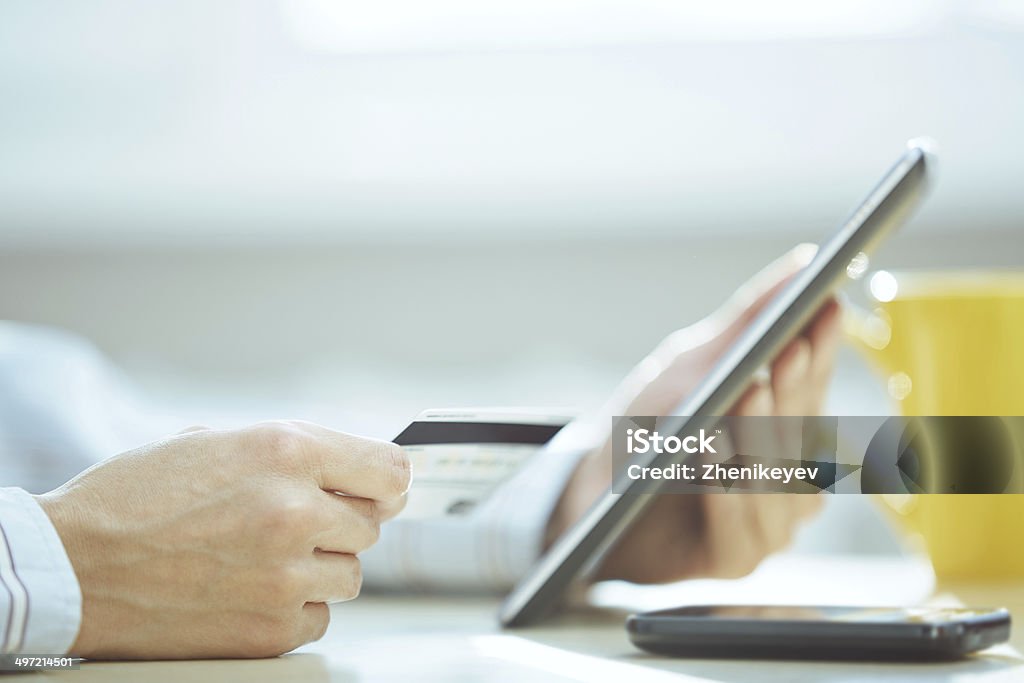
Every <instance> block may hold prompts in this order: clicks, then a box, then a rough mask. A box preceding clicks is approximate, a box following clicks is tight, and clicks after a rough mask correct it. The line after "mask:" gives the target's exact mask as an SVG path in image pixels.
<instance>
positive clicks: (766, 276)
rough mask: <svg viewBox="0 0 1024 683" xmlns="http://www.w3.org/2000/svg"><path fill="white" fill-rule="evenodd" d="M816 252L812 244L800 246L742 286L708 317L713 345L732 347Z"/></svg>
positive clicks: (770, 264) (815, 246)
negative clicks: (712, 330)
mask: <svg viewBox="0 0 1024 683" xmlns="http://www.w3.org/2000/svg"><path fill="white" fill-rule="evenodd" d="M817 251H818V247H817V245H815V244H810V243H806V242H805V243H803V244H799V245H797V246H795V247H793V248H792V249H790V250H789V251H788V252H786V253H785V254H783V255H782V256H780V257H779V258H777V259H775V260H774V261H772V262H771V263H769V264H768V265H767V266H765V267H764V268H762V269H761V271H760V272H758V273H757V274H756V275H755V276H754V277H752V278H750V279H749V280H747V282H746V283H744V284H743V285H741V286H740V288H739V289H737V290H736V292H735V293H734V294H733V295H732V296H731V297H729V299H728V300H727V301H726V302H725V303H724V304H723V305H722V307H721V308H719V309H718V310H717V311H715V312H714V313H713V314H712V316H711V323H712V327H713V328H714V329H715V331H716V334H715V335H714V341H715V343H716V345H719V344H720V345H722V346H728V345H730V344H732V343H733V342H734V341H735V340H736V338H737V337H739V336H740V334H742V333H743V331H744V330H746V329H747V327H749V326H750V323H752V322H753V321H754V318H756V317H757V316H758V314H760V313H761V311H763V310H764V307H765V306H767V305H768V302H770V301H771V300H772V299H774V298H775V295H776V294H778V293H779V292H780V291H781V290H782V288H783V287H785V286H786V285H787V284H788V283H789V281H790V280H792V279H793V276H794V275H796V274H797V273H798V272H799V271H800V270H801V269H802V268H804V266H806V265H807V264H808V263H810V262H811V259H813V258H814V254H815V253H817Z"/></svg>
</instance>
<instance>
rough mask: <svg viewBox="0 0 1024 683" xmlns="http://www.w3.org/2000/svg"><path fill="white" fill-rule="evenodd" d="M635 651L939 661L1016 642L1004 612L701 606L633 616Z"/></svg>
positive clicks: (631, 632)
mask: <svg viewBox="0 0 1024 683" xmlns="http://www.w3.org/2000/svg"><path fill="white" fill-rule="evenodd" d="M626 630H627V631H629V638H630V640H631V641H632V642H633V644H634V645H636V646H637V647H639V648H640V649H642V650H646V651H648V652H652V653H655V654H659V655H668V656H672V657H700V658H712V659H714V658H729V659H735V658H758V659H841V660H860V661H864V660H890V661H891V660H908V661H936V660H951V659H959V658H961V657H964V656H966V655H968V654H970V653H972V652H977V651H978V650H984V649H985V648H987V647H991V646H992V645H997V644H999V643H1003V642H1006V641H1007V640H1008V639H1009V638H1010V613H1009V612H1008V611H1007V610H1005V609H1002V608H998V609H979V608H966V607H963V608H957V607H953V608H948V607H835V606H828V607H820V606H813V607H810V606H809V607H800V606H795V605H700V606H692V607H678V608H675V609H666V610H659V611H656V612H644V613H642V614H634V615H632V616H630V617H629V619H628V620H627V621H626Z"/></svg>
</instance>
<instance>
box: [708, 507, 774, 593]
mask: <svg viewBox="0 0 1024 683" xmlns="http://www.w3.org/2000/svg"><path fill="white" fill-rule="evenodd" d="M750 497H751V496H750V494H745V493H732V494H730V493H711V494H706V495H704V496H702V498H703V514H704V519H705V539H704V555H705V562H704V566H703V571H701V572H700V573H701V574H703V575H704V576H709V577H721V578H727V579H734V578H739V577H741V576H746V575H747V574H749V573H750V572H751V571H752V570H753V569H754V567H755V566H757V561H758V559H760V553H759V552H757V551H756V548H757V547H758V546H759V545H760V541H759V539H758V538H756V537H755V535H754V534H755V533H758V528H757V527H754V528H753V529H752V528H751V526H750V523H749V519H750V511H749V501H748V500H747V499H748V498H750ZM752 532H753V533H752Z"/></svg>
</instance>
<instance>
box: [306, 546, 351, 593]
mask: <svg viewBox="0 0 1024 683" xmlns="http://www.w3.org/2000/svg"><path fill="white" fill-rule="evenodd" d="M310 563H311V575H312V579H313V585H312V588H311V591H310V597H309V602H344V601H346V600H352V599H353V598H355V597H357V596H358V595H359V589H360V588H361V587H362V584H363V574H362V568H361V566H360V564H359V558H358V557H356V556H355V555H348V554H344V553H325V552H319V553H314V554H313V555H312V556H311V557H310Z"/></svg>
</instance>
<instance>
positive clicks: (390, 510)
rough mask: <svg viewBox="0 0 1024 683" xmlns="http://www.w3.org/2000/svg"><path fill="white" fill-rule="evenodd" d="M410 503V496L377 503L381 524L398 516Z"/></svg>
mask: <svg viewBox="0 0 1024 683" xmlns="http://www.w3.org/2000/svg"><path fill="white" fill-rule="evenodd" d="M407 502H409V495H408V494H406V495H403V496H399V497H398V498H395V499H394V500H383V501H378V502H377V516H378V518H379V519H380V521H381V522H386V521H388V520H389V519H392V518H393V517H395V516H397V515H398V513H399V512H401V511H402V510H404V509H405V504H406V503H407Z"/></svg>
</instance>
